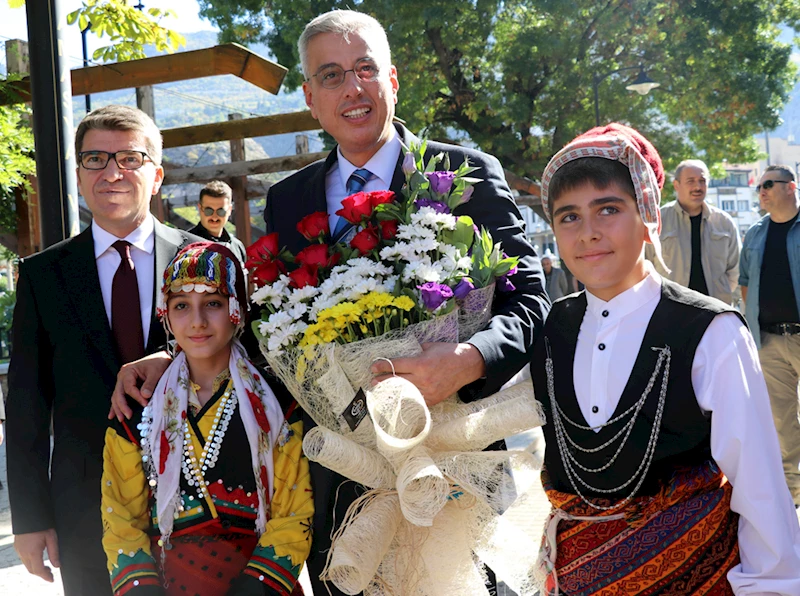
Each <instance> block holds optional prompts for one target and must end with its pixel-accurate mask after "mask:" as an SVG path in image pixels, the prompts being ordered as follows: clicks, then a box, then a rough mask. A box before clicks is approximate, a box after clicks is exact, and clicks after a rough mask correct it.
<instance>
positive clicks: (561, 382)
mask: <svg viewBox="0 0 800 596" xmlns="http://www.w3.org/2000/svg"><path fill="white" fill-rule="evenodd" d="M723 312H736V314H737V315H739V318H740V319H741V318H742V317H741V315H740V314H739V313H738V312H737V311H735V310H733V309H731V308H730V307H728V306H726V305H725V304H723V303H722V302H719V301H717V300H714V299H711V298H708V297H707V296H703V295H702V294H699V293H697V292H693V291H691V290H689V289H687V288H684V287H682V286H679V285H678V284H675V283H673V282H670V281H668V280H666V279H664V280H663V284H662V288H661V300H660V301H659V303H658V306H657V307H656V309H655V311H654V312H653V316H652V317H651V319H650V322H649V324H648V326H647V330H646V331H645V334H644V339H643V340H642V345H641V347H640V348H639V353H638V356H637V357H636V362H635V364H634V366H633V370H632V372H631V376H630V377H629V378H628V382H627V384H626V386H625V389H624V390H623V392H622V396H621V398H620V400H619V404H618V405H617V409H616V410H615V412H614V414H613V415H612V418H613V417H616V416H618V415H619V414H621V413H622V412H625V411H626V410H627V409H628V408H630V407H631V406H632V405H633V404H635V403H636V401H637V400H638V399H639V398H640V397H641V396H642V394H643V393H644V391H645V388H646V387H647V383H648V381H649V380H650V377H651V376H652V375H653V371H654V370H655V368H656V362H657V360H658V356H659V352H657V351H655V350H652V349H651V348H654V347H656V348H663V347H665V346H669V347H670V350H671V363H670V372H669V377H668V384H667V393H666V400H665V405H664V411H663V416H662V422H661V431H660V433H659V436H658V440H657V442H656V444H655V455H654V457H653V462H652V465H651V466H650V469H649V471H648V474H647V476H646V478H645V480H644V483H643V484H642V486H641V488H640V490H639V491H638V492H637V493H636V496H642V495H653V494H655V493H657V492H658V490H659V488H660V486H661V482H662V480H663V481H665V480H667V479H669V477H670V476H671V475H672V473H673V471H674V470H675V469H676V468H677V467H683V466H693V465H697V464H700V463H702V462H704V461H707V460H708V459H710V458H711V447H710V435H711V418H710V414H709V413H706V412H703V411H702V410H701V409H700V407H699V406H698V404H697V398H696V396H695V393H694V389H693V387H692V363H693V361H694V355H695V351H696V350H697V346H698V344H699V343H700V340H701V339H702V337H703V334H704V333H705V332H706V329H707V328H708V326H709V324H711V321H712V320H713V319H714V317H715V316H717V315H718V314H720V313H723ZM585 313H586V295H585V293H580V294H577V295H575V296H572V297H568V298H566V299H564V300H559V301H557V302H556V303H555V304H553V309H552V310H551V311H550V315H549V316H548V318H547V321H546V322H545V326H544V330H543V332H542V336H541V337H540V338H539V340H538V342H537V345H536V348H535V350H534V356H533V361H532V365H531V369H532V373H533V382H534V389H535V391H536V397H537V399H538V400H539V401H540V402H541V403H542V405H543V407H544V411H545V414H546V415H547V424H546V425H545V426H544V427H543V431H544V436H545V441H546V445H547V448H546V450H545V466H546V468H547V471H548V474H549V476H550V480H551V481H552V483H553V488H555V489H556V490H559V491H563V492H570V493H574V492H575V491H574V489H573V487H572V484H571V483H570V480H569V478H568V476H567V472H566V470H565V469H564V465H563V463H562V457H561V455H560V454H559V446H558V443H557V438H556V433H555V428H554V425H553V411H552V404H551V403H550V398H549V396H548V393H547V373H546V371H545V358H546V357H547V355H546V348H545V342H544V339H545V338H547V340H548V342H549V345H550V351H551V354H552V360H553V377H554V389H555V391H554V395H555V399H556V400H557V401H558V404H559V406H560V408H561V411H562V412H563V413H564V415H566V416H567V417H569V418H570V419H571V420H572V421H574V422H576V423H578V424H580V425H583V426H588V425H589V424H588V423H587V422H586V420H585V419H584V417H583V414H582V413H581V410H580V407H579V405H578V400H577V398H576V396H575V388H574V385H573V362H574V360H575V347H576V344H577V340H578V332H579V330H580V326H581V323H582V322H583V317H584V314H585ZM742 321H744V319H742ZM663 377H664V367H663V366H662V369H661V371H660V373H659V374H658V376H657V378H656V380H655V383H654V385H653V388H652V389H651V391H650V393H649V395H648V397H647V399H646V401H645V403H644V406H643V407H642V409H641V411H640V413H639V416H638V418H637V420H636V422H635V424H634V425H633V430H632V431H631V434H630V437H629V438H628V440H627V443H626V444H625V446H624V447H623V448H622V451H621V452H620V454H619V456H618V457H617V458H616V460H615V461H614V463H613V464H612V465H611V466H610V467H609V468H607V469H605V470H603V471H601V472H596V473H591V472H586V471H583V470H578V472H579V477H580V478H582V479H583V480H584V481H586V482H587V483H588V484H590V485H592V486H594V487H596V488H598V489H601V490H611V489H613V488H615V487H618V486H619V485H620V484H622V483H623V482H625V481H627V480H628V479H629V478H631V477H632V476H634V474H636V471H637V470H638V469H639V467H640V465H641V464H642V461H643V459H644V457H645V452H646V449H647V445H648V441H649V440H650V436H651V430H652V428H653V421H654V419H655V418H656V412H657V408H658V401H659V393H660V390H661V385H662V380H663ZM629 420H630V416H626V417H624V418H623V419H621V420H619V421H617V422H615V423H613V424H611V425H609V426H606V427H604V428H602V429H601V430H600V431H599V432H594V431H593V430H581V429H578V428H575V427H573V426H571V425H569V424H568V423H565V426H566V431H567V434H568V435H569V436H570V437H571V438H572V439H573V440H574V441H575V442H576V443H577V444H578V445H579V446H580V447H582V448H583V449H592V448H597V447H599V446H600V445H602V444H604V443H606V442H607V441H609V440H610V439H612V438H613V437H615V436H616V435H617V433H619V432H620V429H621V428H622V427H623V426H624V425H625V423H626V422H628V421H629ZM619 444H620V443H619V441H615V442H613V443H612V444H611V445H610V446H609V447H606V448H604V449H601V450H599V451H598V452H596V453H584V452H576V451H573V454H574V455H575V457H576V459H577V460H578V462H580V464H581V465H583V466H585V467H587V468H593V469H594V468H599V467H601V466H603V465H605V464H606V463H608V462H609V460H610V459H611V458H612V457H613V455H614V453H615V452H616V450H617V448H618V447H619ZM637 478H638V476H637ZM635 484H636V481H634V482H632V483H631V484H630V485H628V486H627V487H625V488H622V489H620V490H618V491H617V492H614V493H611V494H598V493H594V492H593V491H591V490H589V489H588V488H586V487H584V486H581V485H580V484H579V485H578V488H579V490H580V491H581V493H583V494H584V495H585V496H587V497H606V498H610V499H619V498H623V497H625V496H627V495H628V494H629V493H630V491H631V490H632V489H633V487H634V486H635Z"/></svg>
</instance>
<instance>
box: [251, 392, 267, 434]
mask: <svg viewBox="0 0 800 596" xmlns="http://www.w3.org/2000/svg"><path fill="white" fill-rule="evenodd" d="M245 391H246V392H247V397H248V398H249V399H250V406H252V408H253V414H255V416H256V422H258V426H259V428H261V430H262V431H264V433H266V434H269V428H270V427H269V420H267V414H266V412H264V404H262V403H261V400H260V399H259V397H258V395H256V394H255V393H253V392H252V391H250V390H249V389H247V388H245Z"/></svg>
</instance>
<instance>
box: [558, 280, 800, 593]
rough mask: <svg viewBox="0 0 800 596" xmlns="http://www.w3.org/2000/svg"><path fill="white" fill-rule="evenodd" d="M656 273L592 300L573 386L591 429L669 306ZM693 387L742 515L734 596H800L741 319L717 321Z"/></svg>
mask: <svg viewBox="0 0 800 596" xmlns="http://www.w3.org/2000/svg"><path fill="white" fill-rule="evenodd" d="M648 272H649V275H648V276H647V277H646V278H645V279H644V280H643V281H641V282H639V283H638V284H636V285H635V286H634V287H632V288H630V289H628V290H626V291H625V292H623V293H622V294H620V295H618V296H616V297H614V298H613V299H611V300H609V301H608V302H606V301H603V300H601V299H600V298H598V297H596V296H594V295H592V294H591V293H589V292H588V291H587V292H586V299H587V307H586V314H585V315H584V318H583V322H582V323H581V327H580V331H579V333H578V342H577V346H576V350H575V362H574V364H573V374H572V378H573V383H574V386H575V395H576V397H577V399H578V404H579V405H580V408H581V413H582V414H583V415H584V417H585V418H586V421H587V422H588V423H589V425H591V426H596V425H599V424H603V423H605V422H607V421H608V420H609V419H610V418H611V417H612V416H613V414H614V411H615V410H616V407H617V405H618V403H619V400H620V398H621V397H622V392H623V390H624V389H625V385H626V384H627V382H628V378H629V377H630V374H631V371H632V370H633V366H634V363H635V361H636V357H637V355H638V353H639V348H640V347H641V344H642V340H643V339H644V335H645V331H646V330H647V325H648V323H649V322H650V319H651V317H652V316H653V313H654V312H655V309H656V306H658V302H659V300H660V299H661V281H662V280H661V276H659V275H658V273H656V272H655V270H654V269H653V268H652V266H649V267H648ZM680 323H681V322H680V321H675V324H676V325H680ZM601 344H602V345H603V346H604V347H603V349H600V345H601ZM692 387H693V388H694V392H695V395H696V396H697V403H698V405H699V406H700V408H701V409H702V410H704V411H706V412H710V413H711V455H712V456H713V458H714V460H715V461H716V462H717V464H718V465H719V467H720V469H721V470H722V472H723V473H724V474H725V476H726V477H727V478H728V480H729V481H730V483H731V486H732V487H733V496H732V498H731V509H733V511H735V512H736V513H738V514H739V515H740V518H739V549H740V557H741V563H740V564H739V565H737V566H736V567H734V568H733V569H732V570H731V571H730V572H729V573H728V581H729V582H730V584H731V586H732V587H733V591H734V593H735V594H737V596H740V595H745V594H746V595H751V594H752V595H755V594H758V595H760V596H768V595H781V596H798V595H800V526H798V521H797V514H796V512H795V509H794V504H793V503H792V498H791V495H790V494H789V489H788V488H787V486H786V481H785V479H784V475H783V466H782V463H781V452H780V447H779V445H778V435H777V433H776V431H775V425H774V423H773V420H772V411H771V409H770V403H769V396H768V394H767V387H766V384H765V382H764V376H763V374H762V372H761V365H760V363H759V360H758V351H757V349H756V347H755V343H754V342H753V338H752V336H751V335H750V332H749V331H748V329H747V328H746V327H745V326H744V325H743V324H742V322H741V321H740V320H739V318H738V317H737V316H736V315H735V314H734V313H726V314H722V315H720V316H717V317H715V318H714V320H713V321H712V322H711V324H710V325H709V326H708V329H707V330H706V332H705V334H704V335H703V338H702V339H701V340H700V344H699V345H698V347H697V351H696V353H695V357H694V362H693V364H692ZM593 408H596V409H597V411H596V412H595V411H594V410H593Z"/></svg>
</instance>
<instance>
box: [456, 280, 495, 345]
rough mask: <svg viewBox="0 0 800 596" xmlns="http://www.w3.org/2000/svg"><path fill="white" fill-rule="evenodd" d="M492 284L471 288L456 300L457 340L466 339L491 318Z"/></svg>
mask: <svg viewBox="0 0 800 596" xmlns="http://www.w3.org/2000/svg"><path fill="white" fill-rule="evenodd" d="M493 300H494V284H492V285H489V286H486V287H485V288H479V289H477V290H472V291H471V292H470V293H469V294H467V296H466V298H464V299H463V300H459V301H458V306H459V311H458V340H459V341H467V340H468V339H469V338H470V337H472V336H473V335H475V334H476V333H477V332H478V331H480V330H481V329H483V328H484V327H485V326H486V324H487V323H488V322H489V319H491V318H492V301H493Z"/></svg>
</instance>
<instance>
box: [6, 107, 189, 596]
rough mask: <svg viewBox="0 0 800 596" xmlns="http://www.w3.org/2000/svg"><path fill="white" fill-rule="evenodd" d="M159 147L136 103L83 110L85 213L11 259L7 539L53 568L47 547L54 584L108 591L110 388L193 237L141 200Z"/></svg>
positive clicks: (39, 569) (36, 570)
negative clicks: (62, 233) (104, 489)
mask: <svg viewBox="0 0 800 596" xmlns="http://www.w3.org/2000/svg"><path fill="white" fill-rule="evenodd" d="M161 150H162V141H161V133H160V132H159V130H158V128H157V127H156V125H155V123H154V122H153V120H152V119H151V118H150V117H149V116H147V114H145V113H144V112H142V111H141V110H138V109H136V108H131V107H128V106H119V105H110V106H106V107H103V108H100V109H98V110H95V111H93V112H91V113H89V115H87V116H86V118H84V119H83V121H82V122H81V124H80V126H78V129H77V131H76V134H75V151H76V153H77V155H78V186H79V189H80V192H81V195H82V196H83V198H84V199H85V201H86V204H87V206H88V207H89V209H90V210H91V212H92V223H91V225H90V226H89V227H88V228H87V229H86V230H85V231H84V232H82V233H81V234H79V235H78V236H75V237H73V238H69V239H67V240H65V241H63V242H60V243H58V244H56V245H54V246H51V247H49V248H47V249H46V250H44V251H42V252H40V253H38V254H35V255H32V256H30V257H26V258H24V259H20V265H19V282H18V286H17V305H16V309H15V311H14V325H13V330H12V337H13V347H12V351H11V365H10V368H9V373H8V404H7V409H8V421H9V424H8V489H9V497H10V501H11V519H12V526H13V531H14V546H15V548H16V550H17V552H18V554H19V557H20V559H21V560H22V562H23V564H24V565H25V567H26V568H27V570H28V571H29V572H30V573H31V574H33V575H37V576H39V577H41V578H42V579H43V580H45V581H49V582H52V581H53V579H54V578H53V573H52V570H51V569H50V567H49V566H47V565H45V563H44V561H43V556H44V553H45V551H47V556H48V557H49V559H50V564H51V565H52V566H53V567H60V568H61V580H62V582H63V584H64V594H65V596H88V595H92V596H103V595H104V594H111V585H110V582H109V575H108V570H107V568H106V557H105V553H104V552H103V548H102V544H101V540H102V535H103V528H102V521H101V516H100V478H101V474H102V470H103V443H104V439H105V432H106V429H107V427H108V424H107V420H106V413H107V412H108V404H109V399H110V397H111V393H112V391H113V389H114V384H115V381H116V378H117V373H118V372H119V370H120V367H121V366H122V365H124V364H125V363H127V362H131V361H133V360H136V359H138V358H141V357H142V356H144V355H145V354H151V353H153V352H155V351H157V350H159V349H160V348H161V347H162V346H164V345H165V344H166V338H165V336H164V329H163V327H162V325H161V324H160V323H159V322H158V321H157V320H156V318H155V316H154V313H155V303H154V302H155V300H154V296H155V288H156V287H159V286H157V285H156V281H157V279H158V278H160V277H161V275H162V272H163V271H164V269H165V268H166V266H167V265H168V264H169V262H170V260H171V259H172V258H173V257H174V256H175V254H176V253H177V252H178V250H179V249H180V248H181V247H182V246H183V245H184V244H188V243H189V242H191V241H193V240H194V239H196V238H195V237H192V236H189V235H188V234H187V233H186V232H182V231H180V230H176V229H174V228H169V227H167V226H165V225H163V224H161V223H160V222H158V221H157V220H156V219H155V218H154V217H153V216H152V215H151V214H150V200H151V197H152V195H154V194H156V193H157V192H158V189H159V188H160V186H161V181H162V180H163V177H164V170H163V168H162V167H161ZM51 421H52V426H53V443H52V455H51V442H50V432H49V431H50V425H51ZM135 555H136V553H133V552H132V553H130V556H131V557H133V556H135Z"/></svg>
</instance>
